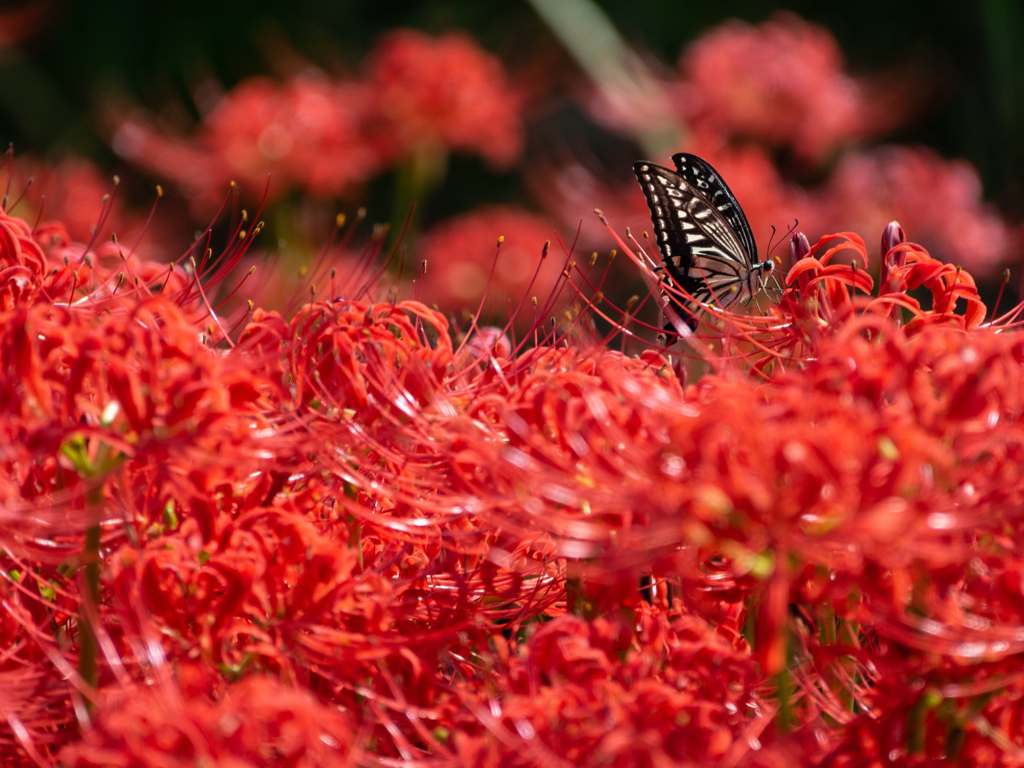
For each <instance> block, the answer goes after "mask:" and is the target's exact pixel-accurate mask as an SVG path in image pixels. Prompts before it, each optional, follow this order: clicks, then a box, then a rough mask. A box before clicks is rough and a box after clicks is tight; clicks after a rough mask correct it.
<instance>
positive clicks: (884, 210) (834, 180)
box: [821, 146, 1015, 277]
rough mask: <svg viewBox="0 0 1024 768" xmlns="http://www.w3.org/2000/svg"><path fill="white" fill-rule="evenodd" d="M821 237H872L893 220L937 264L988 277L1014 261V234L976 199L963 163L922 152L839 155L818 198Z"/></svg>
mask: <svg viewBox="0 0 1024 768" xmlns="http://www.w3.org/2000/svg"><path fill="white" fill-rule="evenodd" d="M823 213H824V214H825V215H824V217H823V218H824V221H822V223H821V226H822V227H823V230H824V231H828V230H829V229H830V228H831V229H835V228H838V227H842V228H846V229H852V230H853V231H856V232H878V231H880V230H881V229H882V228H883V227H884V226H885V224H886V223H887V222H889V221H891V220H892V219H898V220H899V221H900V223H901V224H902V225H903V227H904V228H905V229H906V230H907V231H908V232H910V233H912V234H913V237H914V239H915V240H916V241H918V242H920V243H921V244H922V245H924V246H925V247H926V248H928V250H929V251H931V253H932V254H933V255H934V256H935V257H936V258H938V259H940V260H942V261H948V262H953V263H954V264H956V265H958V266H962V267H963V268H964V269H966V270H967V271H969V272H971V273H973V274H974V275H975V276H978V277H983V276H991V275H993V274H994V273H995V272H996V271H997V269H998V268H999V267H1000V266H1002V265H1003V264H1005V263H1006V262H1007V260H1008V259H1009V258H1010V257H1011V256H1012V255H1013V252H1014V247H1015V242H1014V238H1013V233H1012V232H1011V231H1010V229H1009V228H1008V227H1007V226H1006V224H1005V223H1004V222H1003V220H1002V218H1001V217H1000V216H999V215H998V214H997V213H996V211H995V210H994V209H993V208H992V207H991V206H989V205H987V204H986V203H984V202H983V201H982V199H981V180H980V179H979V178H978V173H977V171H976V170H975V169H974V168H973V167H971V165H969V164H968V163H966V162H963V161H950V160H944V159H942V158H941V157H939V156H938V155H937V154H936V153H935V152H933V151H932V150H930V149H926V148H924V147H913V148H911V147H898V146H893V147H882V148H879V149H874V150H868V151H862V152H853V153H849V154H847V155H845V156H844V157H843V159H842V160H841V161H840V163H839V166H838V167H837V168H836V170H835V173H834V174H833V175H832V177H831V179H830V181H829V183H828V188H827V193H826V195H825V211H823Z"/></svg>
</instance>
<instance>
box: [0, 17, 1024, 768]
mask: <svg viewBox="0 0 1024 768" xmlns="http://www.w3.org/2000/svg"><path fill="white" fill-rule="evenodd" d="M632 76H633V77H634V80H633V82H646V86H645V87H643V88H640V87H638V88H637V93H643V94H644V97H643V103H641V101H640V100H638V98H637V97H636V96H635V95H633V94H630V93H629V92H628V89H627V90H621V89H620V90H617V89H615V88H611V87H607V88H603V89H598V88H597V87H590V88H581V90H580V92H579V94H578V98H579V99H580V103H581V104H584V105H586V108H587V109H588V110H589V111H590V114H591V116H592V118H593V119H594V121H595V122H597V123H601V124H603V125H605V126H606V127H607V128H608V129H609V130H616V131H620V132H623V133H624V134H625V135H629V136H632V137H633V138H634V139H636V140H637V141H638V142H639V143H640V144H641V145H643V142H644V141H645V140H644V139H643V136H642V134H643V133H644V132H645V131H646V130H647V129H648V128H649V127H650V125H651V121H652V120H663V121H668V122H669V123H672V124H675V125H677V126H678V125H686V126H687V129H688V134H687V138H686V139H685V142H686V143H685V145H679V146H674V147H670V148H667V151H668V152H671V151H675V150H679V149H686V150H687V151H692V152H697V153H700V154H702V155H704V156H706V157H708V158H709V159H710V160H711V161H712V162H714V164H715V166H716V167H718V168H720V169H721V170H722V173H723V175H724V176H725V177H726V178H727V180H728V182H729V184H730V186H731V187H732V189H733V191H734V192H736V194H737V197H738V198H739V200H740V202H741V203H742V204H743V206H744V208H745V210H746V211H747V215H748V216H749V218H750V221H751V224H752V227H753V230H754V233H755V235H756V237H757V239H758V240H759V241H761V240H762V238H764V239H765V240H766V239H767V233H769V232H770V227H771V225H772V224H775V225H777V226H780V227H783V228H785V227H789V226H791V225H792V222H793V219H794V218H799V225H798V226H797V227H795V228H794V229H793V230H792V231H791V232H790V233H789V234H788V235H786V236H784V239H783V240H782V245H781V246H780V247H778V248H777V249H776V250H775V252H774V254H773V256H772V258H773V259H774V260H775V261H776V263H777V264H778V265H779V269H778V270H776V274H777V275H778V277H779V279H778V280H777V281H774V282H772V283H771V284H770V285H769V290H767V291H766V292H765V293H764V294H762V295H761V296H760V297H758V298H757V299H756V300H755V301H752V302H750V303H749V305H746V306H738V307H733V308H732V309H734V310H735V311H725V310H720V309H715V308H711V309H708V310H707V311H706V312H704V313H703V314H702V315H700V322H699V323H698V324H697V329H696V332H695V333H694V334H693V335H692V336H689V337H688V338H685V339H682V340H679V341H677V342H676V343H675V344H673V345H671V346H670V347H668V348H666V347H664V346H662V345H660V344H659V343H658V342H657V341H656V334H657V332H658V330H659V329H660V328H661V323H660V322H659V321H658V320H657V318H656V317H655V313H654V312H653V310H652V307H655V306H657V305H659V304H664V302H663V301H661V300H660V297H661V291H662V289H663V288H664V286H659V285H658V284H657V275H656V273H655V271H654V267H656V266H657V263H658V253H657V248H656V246H654V245H652V244H651V243H650V242H649V241H650V238H649V236H648V235H647V232H646V231H645V230H647V229H649V228H650V219H649V218H648V216H647V213H646V205H645V202H644V199H643V196H642V195H641V194H640V191H639V189H638V188H637V187H636V186H635V184H632V183H631V185H630V186H629V187H628V188H627V187H625V186H623V187H622V188H621V189H619V188H616V187H615V186H614V185H612V184H610V183H608V182H606V181H603V180H601V179H599V178H598V177H597V176H596V175H594V174H593V173H591V172H589V171H587V170H585V169H584V166H583V165H582V164H580V163H577V162H576V161H575V160H574V159H572V158H571V157H568V156H565V157H562V158H561V161H559V162H556V161H555V160H553V159H552V160H551V161H550V164H549V165H547V166H545V167H543V168H542V169H541V170H542V171H543V172H542V173H541V171H540V170H537V169H538V168H539V167H540V166H539V165H535V169H534V176H533V177H532V178H531V177H530V174H529V172H524V173H525V175H526V176H527V182H528V184H530V185H531V186H532V187H533V188H534V189H535V191H536V196H537V199H538V201H540V203H541V204H542V206H543V208H544V210H545V211H546V212H545V213H543V214H540V213H535V212H531V211H528V210H525V209H518V208H515V207H512V206H505V205H487V206H481V207H478V208H476V209H473V210H470V211H466V212H463V213H460V214H458V215H455V216H452V217H451V218H450V219H448V220H445V221H442V222H440V223H434V224H431V225H430V226H429V227H427V228H426V229H425V230H424V231H420V227H419V220H418V219H417V215H416V213H415V211H411V212H410V213H409V214H408V215H406V216H405V218H404V222H405V224H404V231H403V232H401V233H397V237H396V233H395V232H388V230H387V228H386V227H382V226H378V227H375V228H373V229H370V228H369V227H367V226H365V224H363V223H362V220H363V219H364V218H369V219H370V220H371V221H372V220H374V213H373V212H372V211H370V212H367V211H366V210H360V211H359V212H358V213H357V214H356V215H354V216H349V217H348V218H347V219H346V217H345V216H341V215H339V216H338V217H337V219H336V225H337V226H336V227H335V229H334V230H333V231H331V232H328V233H325V234H323V238H322V242H321V243H320V246H321V249H320V252H319V255H317V256H315V257H313V258H312V260H311V261H310V262H309V263H307V264H304V265H303V266H302V267H301V269H293V267H294V266H295V265H294V264H293V263H292V262H291V261H290V260H289V256H288V254H287V253H286V251H287V247H290V246H286V247H283V248H282V253H280V254H278V260H277V261H267V260H266V259H264V258H262V257H261V256H260V252H261V251H265V250H266V249H267V248H270V247H272V245H273V244H272V243H271V244H267V243H264V242H262V238H264V237H265V232H264V230H266V229H268V228H272V229H273V230H274V231H275V232H281V231H283V230H285V229H288V228H289V227H294V228H296V229H297V228H298V225H296V224H295V222H297V221H300V220H301V219H302V217H303V216H306V217H307V218H309V217H310V216H312V217H313V218H316V217H318V216H322V214H323V211H324V210H326V207H325V206H326V205H328V203H326V202H325V201H331V200H337V199H340V200H346V201H351V200H358V199H359V194H360V190H361V189H362V188H363V187H364V186H365V185H366V184H368V183H370V182H371V181H372V180H373V179H374V178H375V177H377V176H379V175H380V174H384V173H388V172H393V173H395V174H396V177H397V179H398V182H397V183H396V185H395V196H396V204H398V205H399V206H400V207H401V206H404V207H408V204H409V203H411V202H415V201H419V200H421V199H426V198H429V197H430V195H432V194H435V193H436V191H437V189H438V188H439V185H440V184H441V183H442V180H443V177H444V174H445V168H446V164H447V163H448V162H449V160H450V158H451V157H453V156H456V155H459V154H460V153H463V154H465V153H469V154H474V155H477V156H479V157H480V158H481V159H482V160H483V162H484V163H485V164H486V165H488V166H489V167H493V168H496V169H499V170H501V169H508V168H512V167H514V166H515V165H516V163H517V162H518V161H519V159H520V158H521V156H522V153H523V152H524V151H525V150H524V141H525V139H524V136H525V128H524V120H525V119H526V118H525V117H524V114H527V113H528V105H529V104H530V103H531V102H532V101H533V102H535V100H536V99H537V94H536V93H531V92H530V89H529V88H528V87H525V85H524V83H523V81H522V80H518V79H517V78H516V76H515V75H513V74H510V73H509V72H507V71H506V70H505V69H504V67H503V65H502V64H501V62H500V61H499V60H498V59H497V58H496V57H494V56H492V55H491V54H488V53H487V52H486V51H484V50H483V49H482V48H481V47H480V45H479V44H478V43H477V42H476V41H475V40H473V39H472V38H471V37H469V36H468V35H465V34H462V33H452V34H449V35H445V36H441V37H432V36H429V35H426V34H425V33H421V32H415V31H397V32H394V33H392V34H391V35H389V36H387V37H386V38H385V39H384V40H382V41H381V43H380V44H379V45H378V46H377V48H375V49H374V51H373V52H372V53H371V54H370V56H369V57H368V58H367V60H366V61H365V62H364V66H363V68H362V70H361V71H360V73H358V74H357V75H350V76H347V77H344V78H342V77H337V78H334V77H328V76H326V75H324V74H323V73H310V72H305V73H303V74H300V75H297V76H295V77H293V78H291V79H287V80H282V81H274V80H270V79H255V80H250V81H246V82H244V83H242V84H241V85H239V86H237V87H236V88H234V89H231V90H230V91H228V92H226V93H223V94H219V95H218V96H217V97H216V98H215V99H213V100H212V101H211V104H210V106H209V109H207V110H206V111H205V113H204V116H203V119H202V121H201V122H200V123H198V124H197V125H195V126H194V127H193V128H192V129H191V132H184V131H178V132H174V131H171V130H170V129H168V128H167V127H166V126H164V125H162V124H161V123H160V120H159V119H158V118H157V117H155V116H154V115H151V114H147V113H146V112H145V111H144V110H142V109H141V108H140V107H135V106H131V105H125V104H124V103H121V104H119V105H118V106H117V107H116V108H115V107H110V109H109V110H108V111H107V113H106V117H105V118H104V119H105V120H107V121H108V123H109V127H110V131H109V136H110V142H111V144H110V146H111V148H112V149H113V150H114V151H115V152H117V153H118V154H119V155H120V156H121V157H122V158H125V160H126V161H127V162H129V163H130V164H131V165H132V167H133V168H136V169H145V170H147V171H148V172H150V173H153V174H155V175H156V176H157V177H160V178H163V179H165V180H166V184H167V189H168V196H169V197H173V198H174V200H177V203H178V204H177V205H176V206H175V204H174V203H173V201H172V205H171V206H170V211H168V213H167V214H166V215H164V213H163V211H162V208H161V205H162V204H161V205H158V206H157V207H156V208H155V209H154V212H153V213H150V214H146V213H145V204H141V205H140V203H139V199H140V197H138V196H136V195H134V193H131V192H123V191H122V190H120V189H118V188H117V187H116V185H112V184H111V183H110V182H107V181H104V180H103V177H102V174H100V173H99V172H98V171H97V170H96V169H95V168H94V167H93V166H91V165H90V164H89V163H88V162H87V161H85V160H83V159H78V158H76V159H67V160H65V161H64V162H62V163H48V162H46V161H43V160H40V159H38V158H34V157H30V156H16V155H15V154H13V153H8V156H7V161H6V163H5V165H4V174H5V175H6V177H7V179H8V181H7V194H6V196H5V197H4V205H3V210H0V361H2V366H0V595H2V609H0V756H2V760H0V763H2V764H3V765H5V766H6V765H11V766H52V765H58V766H66V767H67V768H72V767H74V768H106V767H107V766H118V767H124V768H135V767H139V768H141V767H142V766H162V767H165V768H186V767H188V766H203V767H204V768H214V767H215V766H216V767H219V768H242V767H243V766H294V767H295V768H299V767H302V768H305V767H307V766H328V765H329V766H346V765H348V766H380V767H381V768H385V767H387V768H396V767H397V766H422V767H423V768H428V767H429V768H470V767H471V766H509V767H510V768H511V767H513V766H515V767H519V766H523V767H526V766H566V767H569V766H637V767H638V768H659V767H661V766H672V765H694V766H698V765H699V766H704V767H705V768H706V767H708V766H724V767H726V768H738V767H739V766H751V767H754V766H764V767H765V768H769V767H771V768H774V767H776V766H778V767H779V768H782V767H783V766H793V765H808V766H835V767H837V768H839V767H843V768H845V767H847V766H849V767H852V766H883V765H899V766H904V765H905V766H930V765H936V766H938V765H949V764H957V765H970V766H1004V765H1005V766H1017V765H1021V764H1024V554H1022V552H1024V549H1022V548H1024V336H1020V335H1018V333H1017V331H1016V330H1015V329H1016V327H1017V326H1018V325H1019V324H1020V323H1021V322H1022V317H1021V313H1022V312H1024V307H1021V306H1018V307H1012V306H1005V305H1008V304H1011V303H1012V302H1010V301H1002V302H1001V301H1000V300H999V299H996V300H992V301H988V302H985V301H983V300H982V298H981V296H979V292H978V287H977V284H976V282H975V278H977V279H978V280H979V281H983V280H985V281H990V282H991V281H992V280H993V275H994V274H996V273H998V271H999V269H1000V268H1001V267H1003V266H1005V265H1006V264H1007V263H1008V259H1009V258H1010V257H1011V256H1012V255H1013V248H1014V245H1013V243H1014V239H1015V238H1016V237H1018V235H1017V234H1015V232H1014V230H1013V228H1012V227H1011V226H1010V225H1009V224H1008V223H1006V222H1005V221H1004V220H1003V219H1002V218H1001V217H1000V216H999V215H998V214H997V213H995V212H994V210H992V209H990V208H988V207H987V206H986V205H985V204H984V203H982V202H981V192H980V185H979V182H978V179H977V175H976V174H975V173H974V171H973V170H972V169H971V168H970V167H969V166H967V165H966V164H964V163H954V162H949V161H946V160H943V159H941V158H940V157H939V156H938V155H936V154H935V153H934V152H932V151H930V150H926V149H922V148H916V147H905V146H900V145H888V146H884V145H879V144H874V143H872V142H873V141H874V140H875V139H876V138H877V137H880V136H884V135H885V133H886V132H887V131H891V130H892V129H893V128H894V127H895V126H896V125H897V124H898V122H899V120H900V119H902V118H903V117H904V116H903V115H900V114H898V113H894V112H893V111H892V110H885V111H882V110H880V109H877V108H876V107H877V105H878V104H879V103H880V101H885V99H884V98H883V96H885V95H886V94H888V96H889V97H891V96H893V92H894V91H898V90H899V86H898V85H893V84H892V83H888V84H885V83H881V82H873V83H869V82H867V81H863V80H858V79H856V78H854V77H852V76H850V75H848V74H846V73H845V71H844V70H843V64H842V60H841V56H840V54H839V51H838V47H837V45H836V43H835V42H834V40H833V39H832V38H831V36H830V35H829V34H828V33H827V32H826V31H825V30H823V29H821V28H819V27H815V26H813V25H810V24H808V23H806V22H804V21H802V20H800V19H798V18H796V17H794V16H789V15H783V16H778V17H774V18H773V19H772V20H770V21H769V22H766V23H765V24H762V25H760V26H756V27H755V26H748V25H745V24H740V23H738V22H737V23H730V24H727V25H724V26H722V27H719V28H717V29H714V30H712V31H711V32H709V33H707V34H706V35H705V36H704V37H702V38H701V39H699V40H698V41H697V42H695V43H694V44H693V45H691V46H690V47H689V48H688V49H687V50H686V52H685V53H684V54H683V57H682V59H681V61H680V63H679V66H678V68H677V71H676V72H674V73H670V75H665V74H660V75H657V76H655V75H653V74H651V72H650V71H647V70H645V71H644V72H642V73H641V72H639V71H633V72H632ZM636 78H639V80H637V79H636ZM644 78H647V79H646V80H644ZM652 94H654V95H653V96H652ZM886 103H889V102H886ZM797 114H800V115H804V116H805V117H804V119H801V120H796V119H794V115H797ZM819 114H820V115H823V116H827V117H828V119H820V120H819V119H813V118H814V117H815V116H816V115H819ZM652 115H653V116H654V117H652ZM676 140H682V139H680V138H679V137H678V136H677V137H676V138H674V139H673V141H676ZM652 151H653V150H652ZM837 157H839V158H840V159H839V160H836V158H837ZM666 158H667V154H666V156H665V158H662V157H660V156H654V157H650V158H649V159H651V160H654V161H657V162H665V161H666ZM636 159H640V158H636ZM268 173H269V174H270V177H269V179H270V180H269V182H268V180H267V179H268V176H267V175H268ZM28 175H31V176H33V177H34V181H33V183H32V184H31V186H28V184H27V176H28ZM869 190H870V192H869ZM41 193H45V195H46V198H45V200H44V198H43V195H42V194H41ZM161 194H163V190H161ZM246 206H248V208H247V209H246ZM595 207H598V208H600V209H601V211H600V212H598V213H597V214H596V215H595V213H593V212H592V211H593V209H594V208H595ZM403 215H404V214H403ZM581 219H582V222H583V223H582V224H581V223H580V221H581ZM195 220H206V221H208V222H212V223H209V224H208V225H207V226H206V227H204V228H203V229H201V230H200V232H199V234H198V236H197V237H196V238H195V239H194V241H193V242H192V244H191V245H190V246H188V247H187V250H185V249H182V250H183V251H184V252H182V251H178V252H175V251H174V250H173V248H174V243H177V242H178V240H177V237H179V236H180V235H181V233H182V232H185V231H189V232H190V231H191V230H189V229H188V227H189V226H190V224H189V222H192V221H195ZM330 220H331V221H335V219H334V217H333V216H331V217H330ZM282 222H290V224H285V223H282ZM901 225H902V226H901ZM175 228H177V229H175ZM314 229H315V228H314ZM114 232H116V233H117V234H116V235H115V234H114ZM804 232H806V233H808V234H809V235H810V238H809V237H808V236H805V234H803V233H804ZM833 233H834V234H833ZM306 237H307V239H309V240H312V239H315V235H307V236H306ZM302 239H303V236H302V235H298V234H297V235H295V236H294V238H293V241H298V242H301V241H302ZM918 242H922V243H926V244H927V246H928V248H927V249H926V247H924V245H919V244H918ZM866 243H867V244H866ZM765 244H766V243H764V242H761V245H762V248H763V247H764V245H765ZM876 244H878V245H876ZM592 250H593V251H594V253H593V255H591V251H592ZM610 252H611V256H610V255H609V253H610ZM400 263H401V264H403V265H404V266H402V267H399V266H398V265H399V264H400ZM411 265H416V266H411ZM641 279H642V280H643V281H644V282H641ZM995 284H996V285H998V282H996V283H995ZM1006 284H1007V281H1006V280H1004V281H1003V286H1004V287H1005V285H1006ZM633 289H636V294H637V295H636V296H633V295H631V291H632V290H633ZM999 296H1000V298H1001V297H1002V290H1001V289H1000V291H999ZM1000 304H1003V305H1004V306H1000ZM676 325H677V326H678V325H679V323H676Z"/></svg>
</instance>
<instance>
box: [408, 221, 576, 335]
mask: <svg viewBox="0 0 1024 768" xmlns="http://www.w3.org/2000/svg"><path fill="white" fill-rule="evenodd" d="M554 234H555V228H554V226H553V225H552V224H551V223H549V222H548V221H546V220H545V219H544V218H543V217H541V216H538V215H536V214H533V213H530V212H529V211H525V210H521V209H517V208H512V207H497V206H495V207H489V208H481V209H479V210H476V211H473V212H470V213H466V214H463V215H461V216H458V217H456V218H454V219H450V220H448V221H444V222H442V223H440V224H438V225H437V226H436V227H434V228H433V229H431V230H429V231H428V232H426V233H425V234H424V236H423V240H422V243H421V246H420V250H419V256H420V257H421V258H422V259H423V261H425V262H426V273H425V274H424V276H423V286H424V290H425V292H426V295H428V296H429V297H430V300H431V301H433V302H437V304H438V306H439V307H440V308H441V309H442V310H444V311H446V312H458V311H460V310H466V309H468V308H470V307H475V306H477V305H478V304H480V303H481V302H484V305H485V306H493V307H495V308H496V309H497V312H498V314H499V315H500V316H507V315H508V314H509V313H510V310H511V309H515V307H516V306H517V305H518V304H519V301H520V299H521V298H523V296H524V294H527V293H528V294H529V296H531V297H534V298H538V299H544V298H546V297H548V296H549V295H550V294H551V292H552V291H553V290H554V289H555V286H556V285H557V284H558V282H559V280H560V278H561V276H562V270H563V269H564V267H565V264H564V259H563V258H559V257H557V256H554V255H552V256H548V257H547V258H545V259H544V260H543V261H541V259H540V257H541V254H542V249H543V248H544V244H545V242H549V241H550V240H551V239H552V237H553V236H554ZM499 238H501V240H500V243H499ZM545 253H546V252H545ZM566 294H568V292H566ZM569 299H571V296H568V295H565V296H562V297H560V299H559V304H558V307H559V308H560V307H564V306H565V305H566V304H567V303H568V301H569ZM512 302H515V303H514V304H513V303H512ZM540 306H541V307H543V303H541V304H540ZM548 309H549V310H551V309H554V308H552V307H549V308H548ZM517 319H518V320H519V325H520V327H527V328H528V327H530V326H531V325H532V324H533V323H535V322H537V321H540V322H543V321H544V320H545V318H544V317H535V316H534V313H533V312H531V311H530V308H529V307H527V308H526V309H525V310H524V311H523V312H522V313H521V314H520V316H519V317H517Z"/></svg>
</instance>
